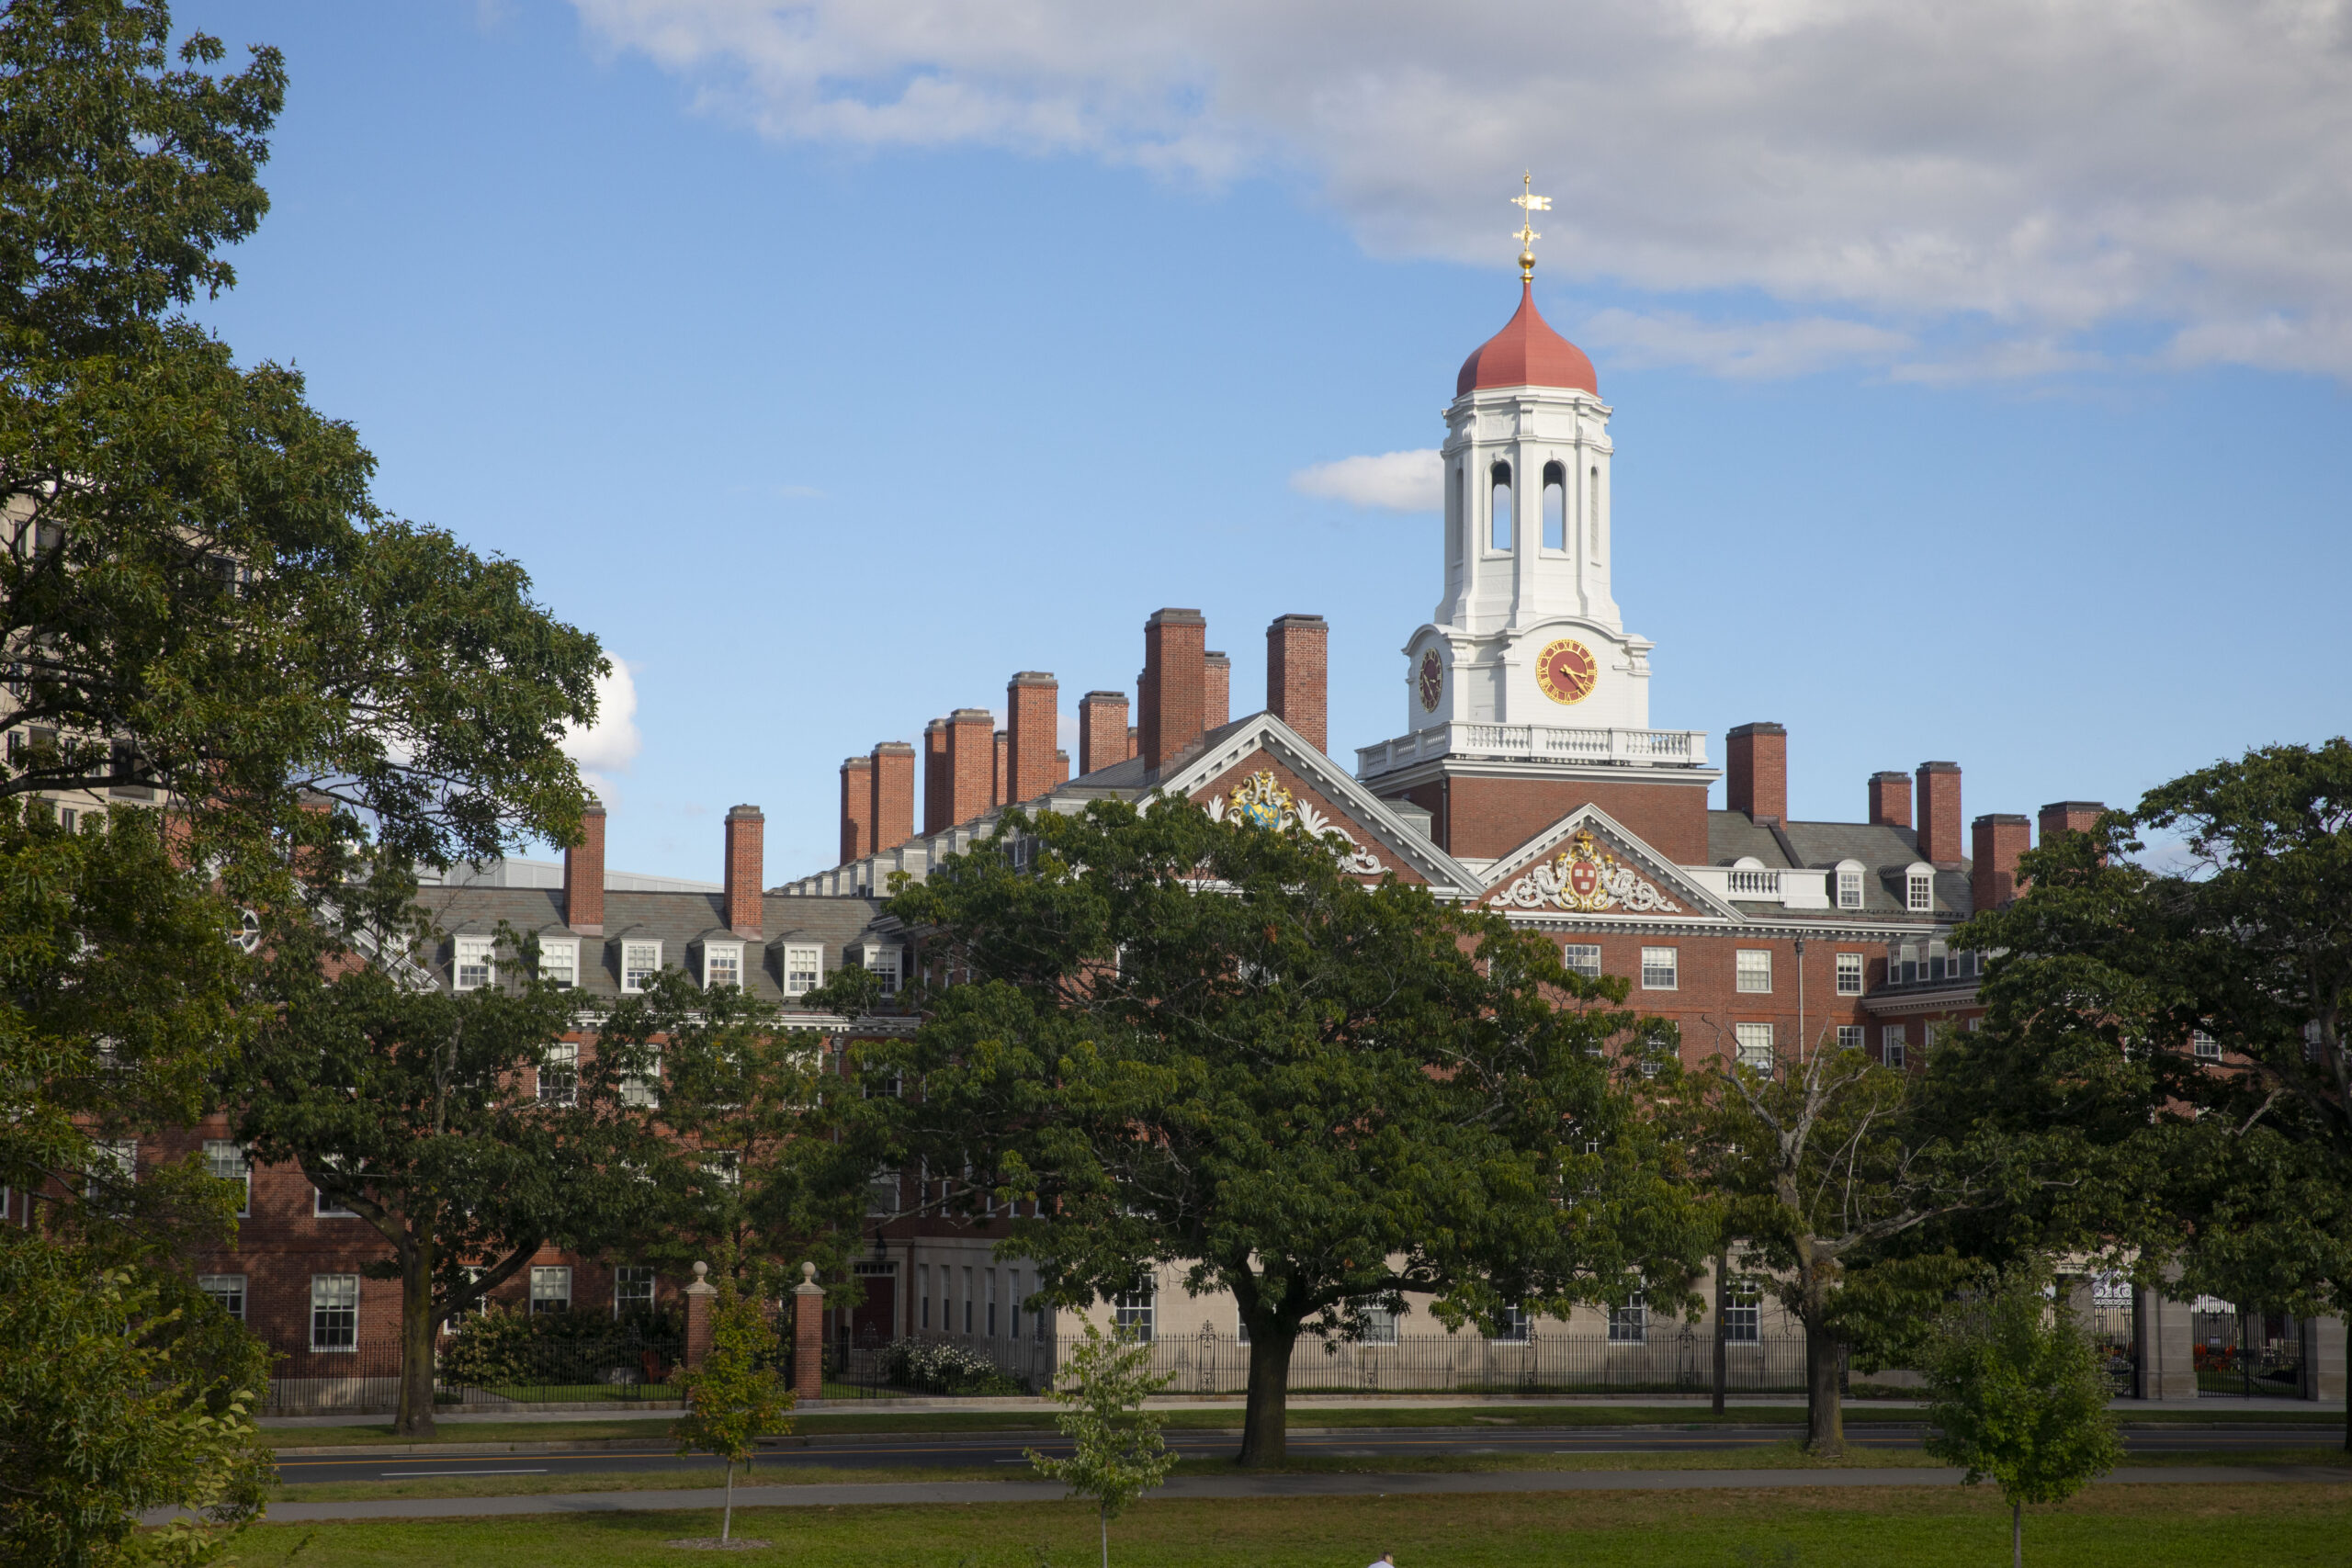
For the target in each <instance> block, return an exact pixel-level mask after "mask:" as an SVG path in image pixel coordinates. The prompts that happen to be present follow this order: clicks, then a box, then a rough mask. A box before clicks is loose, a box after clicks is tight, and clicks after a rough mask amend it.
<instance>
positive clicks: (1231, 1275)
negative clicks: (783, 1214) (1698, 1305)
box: [865, 798, 1707, 1465]
mask: <svg viewBox="0 0 2352 1568" xmlns="http://www.w3.org/2000/svg"><path fill="white" fill-rule="evenodd" d="M889 908H890V911H891V913H892V914H894V915H895V916H897V917H898V918H899V919H900V920H902V921H904V922H905V923H906V925H907V926H908V927H909V928H910V930H911V931H914V932H916V933H917V935H918V936H919V938H920V940H921V942H922V964H924V965H925V966H926V967H927V969H928V971H929V972H930V973H933V974H934V975H939V976H954V977H955V978H956V981H957V982H958V983H956V984H955V985H952V986H945V987H936V988H933V989H932V990H930V991H928V992H927V993H925V994H924V995H923V996H922V998H921V1001H922V1006H924V1007H925V1008H926V1009H927V1013H926V1016H925V1018H924V1020H923V1021H922V1024H921V1026H920V1027H919V1029H918V1030H917V1031H916V1032H915V1033H914V1034H913V1036H912V1038H911V1039H910V1040H907V1041H901V1042H879V1043H875V1044H873V1045H872V1046H870V1047H868V1055H867V1065H866V1068H865V1070H866V1071H867V1072H869V1073H871V1072H876V1071H880V1072H887V1073H889V1074H892V1075H897V1076H900V1077H903V1081H904V1082H905V1083H906V1084H908V1085H909V1086H910V1089H913V1090H915V1091H916V1092H915V1093H913V1094H911V1095H910V1099H909V1100H908V1101H907V1102H905V1103H903V1105H901V1107H900V1111H901V1112H902V1114H903V1116H904V1125H905V1127H906V1134H905V1136H906V1147H907V1149H908V1151H909V1153H910V1155H912V1156H918V1157H920V1158H922V1160H923V1161H925V1162H926V1164H927V1167H928V1168H929V1169H930V1170H931V1171H933V1172H934V1173H956V1172H969V1173H971V1175H970V1179H968V1180H966V1181H964V1182H962V1183H961V1184H960V1186H959V1189H958V1190H959V1191H960V1193H961V1201H963V1202H965V1203H966V1204H967V1205H968V1206H970V1207H972V1208H974V1209H977V1208H978V1205H979V1203H980V1202H981V1201H984V1199H991V1198H992V1199H993V1200H994V1201H996V1202H999V1203H1008V1204H1012V1205H1014V1209H1013V1213H1014V1216H1015V1217H1014V1218H1013V1221H1012V1239H1011V1240H1010V1241H1008V1242H1007V1243H1005V1244H1004V1247H1005V1251H1006V1252H1007V1254H1008V1255H1022V1256H1027V1257H1030V1258H1035V1260H1036V1263H1037V1267H1038V1270H1039V1279H1040V1282H1041V1285H1042V1286H1043V1288H1044V1293H1045V1294H1046V1295H1048V1296H1050V1297H1052V1298H1053V1299H1057V1300H1063V1301H1069V1302H1073V1303H1075V1302H1081V1301H1086V1300H1090V1299H1092V1298H1094V1297H1096V1296H1108V1295H1112V1294H1114V1293H1117V1292H1125V1291H1129V1290H1133V1289H1136V1288H1137V1287H1138V1286H1139V1285H1140V1284H1141V1283H1142V1282H1143V1281H1144V1280H1147V1279H1148V1278H1149V1276H1150V1274H1151V1271H1152V1270H1153V1269H1154V1268H1155V1266H1156V1265H1159V1264H1162V1263H1174V1264H1181V1265H1182V1269H1183V1274H1182V1278H1183V1281H1184V1285H1185V1288H1186V1289H1187V1290H1190V1291H1193V1292H1205V1291H1210V1290H1224V1291H1227V1292H1231V1293H1232V1295H1233V1297H1234V1299H1235V1301H1236V1302H1237V1303H1238V1307H1239V1310H1240V1314H1241V1317H1242V1321H1243V1322H1244V1323H1245V1324H1247V1325H1248V1327H1249V1334H1250V1393H1249V1407H1248V1414H1247V1417H1246V1426H1245V1430H1244V1435H1243V1438H1242V1449H1241V1461H1242V1462H1243V1463H1244V1464H1249V1465H1273V1464H1279V1463H1281V1462H1282V1460H1283V1448H1284V1396H1285V1395H1284V1391H1285V1389H1286V1386H1287V1383H1288V1381H1289V1370H1290V1360H1291V1356H1292V1352H1293V1349H1294V1347H1295V1345H1296V1344H1297V1342H1298V1340H1299V1338H1300V1337H1301V1336H1302V1335H1303V1334H1307V1333H1310V1332H1312V1333H1316V1334H1326V1335H1338V1336H1342V1337H1345V1336H1349V1335H1355V1334H1361V1333H1362V1332H1363V1326H1364V1325H1365V1322H1366V1314H1367V1313H1368V1311H1370V1310H1371V1309H1374V1308H1385V1309H1386V1310H1387V1311H1390V1312H1401V1311H1402V1310H1403V1308H1404V1306H1405V1301H1404V1297H1405V1294H1406V1292H1417V1293H1419V1292H1427V1293H1429V1294H1430V1295H1432V1296H1434V1297H1435V1298H1436V1303H1435V1307H1434V1309H1433V1310H1434V1311H1435V1312H1436V1314H1438V1316H1439V1318H1440V1320H1441V1321H1442V1322H1446V1323H1448V1324H1453V1325H1458V1324H1461V1323H1464V1322H1467V1321H1470V1320H1472V1319H1474V1318H1475V1319H1479V1320H1483V1321H1486V1322H1488V1323H1492V1322H1494V1321H1495V1320H1497V1319H1498V1317H1499V1316H1500V1315H1501V1314H1503V1313H1504V1312H1505V1311H1506V1310H1508V1309H1510V1308H1512V1307H1515V1306H1522V1305H1523V1306H1524V1307H1525V1308H1527V1309H1528V1310H1533V1311H1553V1312H1565V1311H1566V1308H1567V1306H1568V1305H1569V1304H1570V1303H1575V1302H1579V1301H1598V1300H1612V1299H1614V1300H1622V1299H1623V1298H1624V1297H1626V1296H1628V1295H1630V1294H1632V1293H1633V1292H1634V1291H1637V1290H1640V1289H1642V1288H1643V1286H1644V1283H1645V1282H1646V1283H1647V1285H1648V1287H1649V1289H1650V1290H1651V1291H1652V1292H1655V1293H1658V1294H1660V1295H1662V1296H1663V1297H1664V1298H1665V1299H1668V1300H1671V1299H1673V1298H1674V1295H1675V1292H1677V1291H1678V1290H1679V1291H1681V1292H1684V1293H1686V1294H1687V1292H1688V1281H1689V1280H1690V1278H1691V1275H1692V1273H1693V1272H1695V1266H1696V1260H1697V1258H1698V1256H1699V1254H1700V1252H1701V1250H1702V1248H1703V1247H1704V1245H1705V1243H1706V1240H1707V1236H1706V1234H1705V1230H1704V1227H1703V1226H1702V1225H1700V1224H1698V1223H1697V1222H1696V1220H1695V1218H1694V1215H1693V1204H1692V1203H1691V1201H1690V1199H1689V1197H1688V1193H1687V1189H1686V1187H1685V1186H1684V1184H1683V1183H1682V1182H1681V1181H1680V1180H1679V1177H1680V1175H1681V1172H1680V1170H1679V1168H1678V1167H1677V1166H1676V1165H1675V1164H1674V1163H1673V1161H1674V1157H1675V1156H1674V1151H1673V1149H1672V1148H1671V1146H1670V1145H1666V1144H1665V1143H1663V1142H1662V1141H1660V1140H1658V1139H1657V1138H1656V1137H1655V1136H1654V1135H1653V1129H1652V1128H1651V1127H1650V1125H1649V1124H1648V1123H1647V1122H1645V1120H1643V1119H1642V1118H1641V1117H1639V1116H1638V1115H1636V1113H1635V1107H1634V1100H1633V1099H1632V1097H1631V1095H1630V1094H1629V1093H1628V1092H1627V1090H1626V1089H1625V1087H1624V1085H1623V1082H1621V1081H1620V1079H1621V1077H1626V1076H1630V1077H1632V1078H1633V1079H1634V1081H1639V1078H1640V1074H1639V1071H1638V1066H1637V1065H1636V1064H1634V1063H1633V1062H1631V1061H1630V1059H1628V1058H1627V1057H1626V1056H1625V1055H1623V1050H1622V1049H1621V1048H1623V1047H1630V1046H1632V1045H1634V1043H1638V1042H1639V1041H1641V1040H1642V1039H1643V1038H1645V1029H1644V1027H1643V1025H1642V1024H1641V1021H1638V1020H1636V1019H1634V1017H1633V1016H1632V1015H1631V1014H1629V1013H1627V1012H1624V1011H1623V1010H1620V1009H1619V1007H1618V1004H1619V1003H1621V1002H1622V1001H1623V998H1624V995H1625V987H1624V984H1623V981H1622V980H1602V981H1589V980H1586V979H1583V978H1582V977H1580V976H1574V975H1571V974H1569V973H1568V972H1566V970H1564V969H1563V968H1562V967H1561V964H1560V956H1559V951H1558V949H1557V948H1556V947H1555V946H1554V945H1553V944H1552V943H1551V942H1548V941H1546V940H1544V938H1542V937H1540V936H1535V935H1532V934H1525V933H1521V932H1517V931H1513V930H1511V929H1510V926H1509V924H1508V923H1507V922H1506V921H1505V920H1504V919H1501V918H1500V917H1499V916H1496V915H1493V914H1490V913H1487V912H1483V911H1477V910H1470V909H1463V908H1450V907H1447V906H1443V905H1441V904H1439V903H1438V902H1437V901H1436V900H1435V899H1433V898H1431V897H1430V896H1429V894H1428V893H1427V892H1426V891H1425V890H1422V889H1419V888H1416V887H1411V886H1402V885H1400V884H1397V883H1396V882H1395V881H1393V880H1388V881H1384V882H1383V883H1382V884H1381V885H1379V886H1366V885H1365V884H1364V883H1363V882H1362V881H1361V880H1359V879H1358V878H1357V877H1355V876H1353V875H1351V874H1347V873H1346V872H1344V871H1343V870H1342V869H1341V867H1340V863H1339V861H1338V860H1337V858H1336V857H1335V855H1334V853H1333V852H1332V850H1331V849H1330V847H1329V845H1327V844H1326V843H1325V842H1323V841H1322V840H1317V839H1315V838H1312V837H1309V836H1306V834H1304V833H1302V832H1298V831H1296V830H1287V829H1286V830H1282V831H1273V830H1267V829H1259V828H1254V827H1250V826H1246V825H1243V824H1240V823H1238V822H1219V821H1213V820H1211V819H1210V818H1209V817H1208V816H1207V815H1206V813H1204V812H1203V811H1202V810H1200V809H1199V808H1197V807H1193V806H1192V805H1191V804H1189V803H1186V802H1182V801H1176V800H1168V799H1164V798H1161V799H1158V800H1157V801H1156V802H1155V804H1154V805H1153V806H1152V807H1151V809H1149V811H1148V812H1143V811H1138V810H1137V809H1136V808H1135V807H1129V806H1127V805H1125V804H1123V803H1116V802H1103V801H1098V802H1094V803H1091V804H1090V805H1089V806H1088V807H1086V808H1085V810H1084V811H1083V812H1081V813H1080V814H1078V815H1075V816H1065V815H1059V814H1049V815H1042V816H1039V817H1036V818H1030V817H1027V816H1025V815H1024V814H1021V813H1009V814H1008V816H1007V818H1006V819H1005V822H1004V823H1003V825H1002V826H1001V829H1000V830H999V831H998V832H997V833H996V834H994V835H993V836H992V837H990V838H989V839H988V840H983V841H981V842H979V843H978V844H975V845H974V846H973V848H972V849H971V851H970V852H967V853H966V854H963V855H961V856H956V857H951V858H949V859H948V860H946V861H945V862H944V863H942V864H941V865H940V866H939V867H938V868H936V869H935V870H934V871H933V874H932V875H931V877H930V878H929V880H928V881H926V882H924V883H923V884H922V885H920V886H910V887H908V888H906V889H905V890H904V891H902V892H900V893H899V894H898V895H897V896H896V897H893V898H892V900H891V901H890V905H889Z"/></svg>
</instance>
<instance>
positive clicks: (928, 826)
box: [922, 718, 956, 837]
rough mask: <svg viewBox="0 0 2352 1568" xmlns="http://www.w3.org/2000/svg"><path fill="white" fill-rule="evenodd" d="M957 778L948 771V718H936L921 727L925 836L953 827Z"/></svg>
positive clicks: (923, 826) (923, 827)
mask: <svg viewBox="0 0 2352 1568" xmlns="http://www.w3.org/2000/svg"><path fill="white" fill-rule="evenodd" d="M955 809H956V781H955V779H954V777H953V776H952V775H951V774H950V773H948V770H947V721H946V720H945V719H944V718H934V719H933V720H932V721H931V722H930V723H929V724H926V725H924V726H923V727H922V830H923V833H924V836H925V837H928V836H930V835H931V834H933V833H936V832H938V831H939V830H940V829H943V828H952V827H954V826H955V825H956V818H954V817H953V816H952V815H950V814H951V813H952V812H954V810H955Z"/></svg>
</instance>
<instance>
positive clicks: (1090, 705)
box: [1078, 692, 1135, 774]
mask: <svg viewBox="0 0 2352 1568" xmlns="http://www.w3.org/2000/svg"><path fill="white" fill-rule="evenodd" d="M1133 755H1135V753H1134V752H1132V751H1130V750H1127V694H1126V693H1125V692H1089V693H1087V694H1086V695H1084V696H1082V697H1080V698H1079V699H1078V771H1079V773H1080V774H1085V773H1099V772H1101V771H1102V770H1103V769H1104V768H1107V767H1110V766H1111V765H1112V764H1113V763H1114V762H1122V761H1125V760H1126V759H1127V758H1129V757H1131V756H1133Z"/></svg>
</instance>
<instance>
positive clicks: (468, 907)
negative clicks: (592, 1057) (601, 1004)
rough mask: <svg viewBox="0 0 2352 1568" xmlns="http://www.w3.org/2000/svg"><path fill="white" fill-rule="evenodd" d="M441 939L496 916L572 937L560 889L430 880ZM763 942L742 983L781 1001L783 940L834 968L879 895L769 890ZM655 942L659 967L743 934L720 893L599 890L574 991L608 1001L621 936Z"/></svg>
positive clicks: (433, 965)
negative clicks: (729, 920)
mask: <svg viewBox="0 0 2352 1568" xmlns="http://www.w3.org/2000/svg"><path fill="white" fill-rule="evenodd" d="M418 901H419V902H420V903H421V904H422V905H423V906H424V909H425V912H426V913H427V914H428V915H430V916H431V917H432V918H433V919H434V921H435V924H437V925H438V926H439V927H440V928H441V930H442V931H444V932H446V933H447V935H448V936H452V937H455V936H461V935H462V936H475V935H482V936H486V935H488V934H490V933H491V932H492V931H496V930H497V929H498V925H499V922H501V921H502V920H503V921H504V922H505V923H506V924H508V925H511V926H513V927H514V928H515V930H516V931H526V932H530V931H536V932H537V933H538V934H539V935H540V936H541V937H542V938H543V939H544V938H551V937H569V936H571V935H572V934H573V933H571V931H569V930H568V929H567V928H566V927H565V926H564V923H563V896H562V895H561V894H560V893H559V892H556V891H553V890H551V889H548V888H539V887H428V888H425V889H424V890H423V892H422V895H421V896H420V897H419V900H418ZM761 910H762V931H763V941H762V942H745V943H744V946H743V967H744V970H745V971H746V973H745V975H744V976H743V983H744V987H745V988H746V989H747V990H749V991H751V992H752V994H753V995H755V996H758V997H762V998H765V999H767V1000H768V1001H771V1002H775V1003H777V1004H779V1005H782V1006H784V1007H786V1008H790V1007H794V1006H797V1001H796V998H790V997H786V995H785V994H784V971H783V959H784V947H785V945H786V943H791V944H793V945H801V944H804V943H805V944H809V945H814V946H821V947H822V948H823V949H824V950H825V973H826V974H828V975H831V974H832V973H833V972H834V971H835V970H837V969H839V968H841V967H842V964H843V963H844V962H845V960H844V959H843V957H842V950H843V949H844V948H846V947H848V946H850V945H851V944H853V943H854V942H857V941H858V940H859V939H860V938H862V937H864V936H865V935H866V933H867V932H868V931H873V930H874V929H875V927H876V923H877V922H880V921H883V920H884V919H885V917H884V916H883V914H882V905H881V901H880V900H878V899H875V898H861V897H795V898H787V897H780V896H777V895H774V894H770V895H767V896H764V897H763V898H762V899H761ZM629 938H635V939H637V940H639V941H654V942H660V943H661V944H662V964H664V965H665V966H675V967H680V968H685V967H688V966H689V965H690V964H691V963H692V962H693V958H692V952H691V950H692V948H693V946H694V944H695V942H700V941H702V940H704V939H705V938H716V939H718V940H722V941H727V942H737V941H741V938H739V937H737V936H735V935H734V934H733V933H732V932H730V931H727V929H726V907H725V901H724V899H723V897H722V896H721V895H719V894H717V893H622V892H616V891H613V890H610V889H607V890H606V892H605V934H604V935H603V936H601V937H594V936H582V937H580V938H579V942H580V969H581V975H580V989H581V991H582V992H583V993H584V994H585V995H587V996H589V997H591V998H597V999H599V1000H605V1001H609V1000H612V999H613V998H616V997H618V996H619V995H620V943H621V942H623V941H624V940H625V939H629ZM453 956H454V953H453V947H452V943H450V942H448V941H447V940H444V941H442V942H438V943H436V944H435V950H434V951H432V952H431V953H426V954H424V964H425V966H426V967H427V968H428V969H429V970H430V971H431V972H432V975H433V977H434V979H435V980H436V981H438V982H439V983H440V984H442V985H444V986H446V985H447V984H448V983H449V965H450V963H451V961H452V958H453Z"/></svg>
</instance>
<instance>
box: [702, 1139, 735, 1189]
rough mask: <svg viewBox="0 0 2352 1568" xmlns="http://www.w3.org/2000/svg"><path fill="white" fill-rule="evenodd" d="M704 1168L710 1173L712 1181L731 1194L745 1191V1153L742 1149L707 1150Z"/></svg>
mask: <svg viewBox="0 0 2352 1568" xmlns="http://www.w3.org/2000/svg"><path fill="white" fill-rule="evenodd" d="M701 1159H702V1168H703V1169H705V1170H707V1171H708V1172H710V1176H711V1179H712V1180H713V1181H716V1182H717V1183H718V1185H719V1186H721V1187H723V1188H725V1189H726V1190H728V1191H729V1192H741V1190H743V1151H742V1150H741V1149H705V1150H703V1151H702V1156H701Z"/></svg>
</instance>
